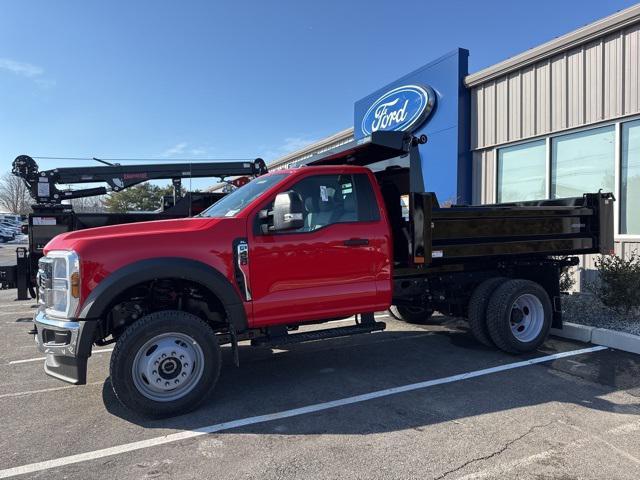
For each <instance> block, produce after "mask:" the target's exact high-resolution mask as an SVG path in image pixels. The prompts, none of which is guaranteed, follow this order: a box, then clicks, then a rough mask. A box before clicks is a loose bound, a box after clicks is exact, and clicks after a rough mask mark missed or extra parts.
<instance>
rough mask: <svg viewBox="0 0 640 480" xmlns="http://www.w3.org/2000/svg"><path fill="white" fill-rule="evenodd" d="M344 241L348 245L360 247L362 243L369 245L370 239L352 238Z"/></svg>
mask: <svg viewBox="0 0 640 480" xmlns="http://www.w3.org/2000/svg"><path fill="white" fill-rule="evenodd" d="M342 243H344V245H346V246H347V247H360V246H362V245H369V240H368V239H366V238H350V239H349V240H345V241H344V242H342Z"/></svg>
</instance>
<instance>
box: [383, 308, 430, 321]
mask: <svg viewBox="0 0 640 480" xmlns="http://www.w3.org/2000/svg"><path fill="white" fill-rule="evenodd" d="M389 314H390V315H391V316H392V317H393V318H395V319H396V320H402V321H403V322H407V323H413V324H416V325H426V324H427V323H430V321H431V315H433V310H429V309H427V308H424V307H411V306H404V305H403V306H398V305H391V307H389Z"/></svg>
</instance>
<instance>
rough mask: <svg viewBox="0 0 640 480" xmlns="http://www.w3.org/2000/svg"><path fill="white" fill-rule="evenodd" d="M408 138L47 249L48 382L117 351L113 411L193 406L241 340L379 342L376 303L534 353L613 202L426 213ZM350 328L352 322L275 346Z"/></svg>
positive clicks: (159, 412)
mask: <svg viewBox="0 0 640 480" xmlns="http://www.w3.org/2000/svg"><path fill="white" fill-rule="evenodd" d="M424 141H426V139H425V138H415V137H412V136H411V135H408V134H404V133H401V132H374V133H373V134H372V135H371V136H370V137H367V138H366V139H365V140H364V141H362V140H361V141H358V142H352V143H351V144H347V145H343V146H341V147H338V148H336V149H334V150H330V151H328V152H325V153H323V154H321V155H318V156H316V157H312V158H310V159H309V160H308V161H307V164H306V165H305V166H303V167H300V168H296V169H290V170H280V171H275V172H271V173H269V174H266V175H263V176H259V177H257V178H255V179H254V180H252V181H251V182H250V183H248V184H247V185H245V186H243V187H241V188H239V189H237V190H236V191H234V192H233V193H231V194H229V195H227V196H226V197H224V198H223V199H221V200H219V201H218V202H217V203H215V204H214V205H213V206H211V207H210V208H209V209H208V210H206V211H204V212H203V213H202V214H200V215H199V216H198V217H195V218H187V219H179V220H163V221H154V222H143V223H135V224H126V225H116V226H110V227H100V228H92V229H86V230H81V231H75V232H70V233H65V234H62V235H59V236H57V237H55V238H54V239H53V240H52V241H51V242H49V243H48V245H47V246H46V248H45V254H46V255H45V256H44V257H43V258H42V259H41V260H40V265H39V273H38V289H39V301H40V306H39V309H38V312H37V314H36V316H35V319H34V323H35V328H36V331H37V334H36V339H37V344H38V348H39V349H40V350H41V351H43V352H45V353H46V354H47V358H46V363H45V370H46V372H47V373H48V374H49V375H52V376H54V377H57V378H60V379H62V380H65V381H67V382H71V383H75V384H83V383H85V382H86V376H87V360H88V358H89V357H90V355H91V350H92V347H93V346H94V345H105V344H108V343H111V342H115V349H114V351H113V354H112V357H111V370H110V378H111V384H112V386H113V389H114V392H115V394H116V396H117V398H118V399H119V400H120V401H121V402H122V403H123V404H124V405H125V406H127V407H129V408H130V409H132V410H134V411H136V412H138V413H141V414H144V415H147V416H156V417H157V416H170V415H175V414H179V413H182V412H185V411H188V410H191V409H193V408H195V407H196V406H197V405H198V404H200V403H201V402H202V401H203V400H205V399H206V398H208V397H209V395H210V394H211V392H212V390H213V389H214V387H215V385H216V381H217V379H218V376H219V373H220V369H221V367H222V364H221V354H220V346H221V345H225V344H229V345H230V346H231V348H232V351H233V354H234V361H235V363H236V364H238V363H239V360H240V359H239V358H238V342H240V341H246V340H250V341H251V342H252V344H253V345H262V346H279V345H285V344H290V343H294V342H302V341H310V340H320V339H324V338H331V337H338V336H345V335H352V334H360V333H369V332H374V331H378V330H383V329H384V328H385V324H384V323H383V322H378V321H375V319H374V312H376V311H381V310H386V309H389V308H390V307H393V311H394V312H395V313H396V314H397V315H398V316H399V317H401V318H402V319H404V320H407V321H409V322H416V323H423V322H426V321H427V319H428V317H429V316H430V315H431V314H432V313H433V312H434V311H435V310H437V311H439V312H441V313H443V314H445V315H455V316H461V317H466V318H467V319H468V321H469V324H470V327H471V331H472V332H473V334H474V336H475V337H476V338H477V339H478V341H480V342H482V343H484V344H485V345H491V346H496V347H498V348H500V349H502V350H504V351H506V352H510V353H514V354H517V353H522V352H530V351H533V350H535V349H536V348H538V347H539V346H540V345H541V344H542V343H543V342H544V341H545V339H546V337H547V335H548V333H549V329H550V328H551V326H552V325H553V326H555V327H558V328H560V327H561V326H562V318H561V311H560V301H559V296H560V292H559V274H560V270H561V268H563V267H566V266H569V265H574V264H576V263H577V258H576V257H571V255H576V254H586V253H598V252H600V253H610V251H611V250H612V248H613V236H612V235H613V225H612V218H613V217H612V208H613V199H612V196H611V194H608V193H587V194H585V195H583V196H581V197H577V198H565V199H555V200H540V201H535V202H521V203H510V204H498V205H483V206H460V207H452V208H440V206H439V204H438V201H437V199H436V196H435V194H433V193H428V192H424V191H423V190H424V185H425V184H426V183H427V182H428V173H429V172H426V171H425V172H423V171H422V166H421V165H422V164H421V162H420V158H419V153H418V144H419V143H420V142H424ZM425 179H427V182H425ZM407 201H408V207H409V208H408V211H407V209H406V207H405V208H404V210H403V205H407ZM559 258H560V259H559ZM352 315H356V316H357V317H356V318H358V319H359V320H358V321H356V322H354V324H353V325H352V326H346V327H339V328H336V327H333V326H332V327H329V328H325V329H320V330H314V331H311V332H303V333H290V332H295V331H296V330H297V329H298V327H299V326H300V325H304V324H311V323H314V324H317V323H322V322H327V321H330V320H334V319H337V318H346V317H350V316H352Z"/></svg>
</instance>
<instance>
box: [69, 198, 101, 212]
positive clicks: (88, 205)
mask: <svg viewBox="0 0 640 480" xmlns="http://www.w3.org/2000/svg"><path fill="white" fill-rule="evenodd" d="M105 199H106V195H98V196H96V197H84V198H74V199H73V200H71V202H70V203H71V205H72V206H73V211H74V212H76V213H81V212H84V213H103V212H106V211H107V207H106V206H105V204H104V202H105Z"/></svg>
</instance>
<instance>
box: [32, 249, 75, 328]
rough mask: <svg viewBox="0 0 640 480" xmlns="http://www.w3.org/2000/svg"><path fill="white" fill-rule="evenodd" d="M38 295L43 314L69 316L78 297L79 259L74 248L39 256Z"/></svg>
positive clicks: (72, 313) (72, 312)
mask: <svg viewBox="0 0 640 480" xmlns="http://www.w3.org/2000/svg"><path fill="white" fill-rule="evenodd" d="M38 297H39V300H40V303H41V304H43V305H44V307H45V312H46V314H47V315H51V316H52V317H62V318H71V317H73V316H74V315H75V313H76V310H77V308H78V300H79V298H80V262H79V260H78V255H77V254H76V252H74V251H63V250H54V251H51V252H49V253H48V254H47V256H46V257H43V258H41V259H40V262H39V268H38Z"/></svg>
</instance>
